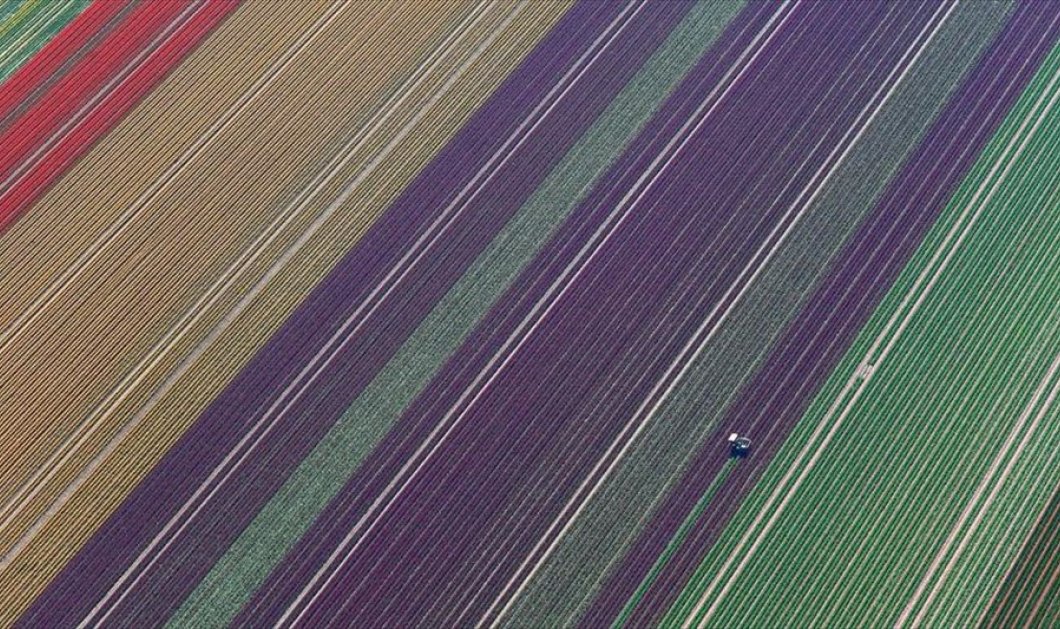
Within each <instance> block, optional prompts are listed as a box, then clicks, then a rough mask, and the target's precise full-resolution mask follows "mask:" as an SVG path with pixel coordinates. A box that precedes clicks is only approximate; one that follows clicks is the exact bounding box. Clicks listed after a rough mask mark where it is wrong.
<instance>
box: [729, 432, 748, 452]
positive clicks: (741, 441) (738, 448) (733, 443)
mask: <svg viewBox="0 0 1060 629" xmlns="http://www.w3.org/2000/svg"><path fill="white" fill-rule="evenodd" d="M750 452H751V440H750V439H748V438H747V437H741V436H740V435H739V434H737V433H735V432H734V433H732V434H731V435H729V455H730V456H734V457H739V458H743V457H745V456H747V455H748V454H750Z"/></svg>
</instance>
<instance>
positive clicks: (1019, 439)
mask: <svg viewBox="0 0 1060 629" xmlns="http://www.w3.org/2000/svg"><path fill="white" fill-rule="evenodd" d="M1058 88H1060V54H1058V53H1056V52H1054V54H1053V55H1052V56H1051V57H1050V58H1049V59H1048V60H1047V61H1046V62H1045V63H1044V64H1043V66H1042V68H1041V70H1040V71H1039V74H1038V75H1037V76H1036V77H1035V79H1034V81H1033V82H1032V84H1031V85H1030V87H1029V88H1028V90H1027V91H1026V92H1025V94H1024V95H1023V97H1022V99H1021V101H1020V102H1019V103H1018V104H1017V106H1016V108H1015V109H1014V111H1013V112H1012V114H1010V116H1009V117H1008V118H1007V119H1006V121H1005V123H1004V125H1003V126H1002V128H1001V129H1000V131H999V132H998V134H997V136H996V137H995V138H994V140H993V141H992V142H991V144H990V145H989V146H988V147H987V149H986V150H985V151H984V153H983V155H982V156H981V157H980V159H979V161H978V163H977V164H976V165H975V167H974V168H973V170H972V172H971V173H970V175H969V176H968V178H967V179H966V180H965V182H964V183H963V184H962V186H961V188H960V189H959V190H958V191H957V193H956V194H955V195H954V197H953V199H952V200H951V201H950V204H949V205H948V206H947V208H946V210H945V211H944V212H943V214H942V216H941V217H940V218H939V220H938V221H937V222H936V224H935V226H934V227H933V229H932V231H931V233H930V234H929V235H928V237H927V238H926V239H925V241H924V243H923V244H922V245H921V247H920V248H919V249H918V251H917V253H916V255H915V256H914V258H913V259H912V261H911V262H910V263H909V265H907V267H906V269H905V271H904V272H903V274H902V275H901V276H900V277H899V278H898V281H897V282H896V283H895V285H894V287H893V288H892V290H891V291H890V292H889V293H888V295H887V297H886V298H885V299H884V302H883V303H882V305H881V306H880V307H879V308H878V309H877V310H876V313H875V314H874V315H873V317H872V319H871V320H870V321H869V323H868V324H867V325H866V327H865V328H864V329H863V330H862V332H861V333H860V334H859V337H858V339H857V340H856V341H855V343H854V345H853V347H852V348H851V349H850V351H849V352H848V353H847V356H846V357H845V358H844V359H843V361H842V362H841V363H840V365H839V366H838V367H837V368H836V370H835V371H834V372H833V375H832V377H831V378H830V380H829V382H828V383H826V385H825V387H824V388H823V389H822V391H821V393H820V394H819V395H818V396H817V398H816V399H815V401H814V402H813V404H812V405H811V406H810V408H809V410H808V411H807V413H806V414H805V416H804V417H803V419H802V420H801V421H800V424H799V426H797V427H796V430H795V431H794V432H793V434H792V436H791V437H790V438H789V439H788V440H787V442H786V443H785V445H784V446H783V447H782V448H781V451H780V452H779V453H778V455H777V457H776V458H775V459H774V460H773V461H772V462H771V464H770V468H769V469H768V470H767V471H766V473H765V475H764V476H763V478H762V481H760V482H759V484H758V485H757V486H756V487H755V489H754V490H753V491H752V492H751V494H750V495H749V497H748V499H747V500H746V501H745V503H744V504H743V505H742V506H741V509H740V511H739V512H738V513H737V515H736V517H735V518H734V520H733V521H732V522H731V523H730V524H729V525H728V527H727V528H726V531H725V532H724V533H723V534H722V536H721V538H720V539H719V541H718V543H717V544H716V545H715V547H714V548H713V549H711V551H710V552H709V553H708V555H707V558H706V560H705V562H704V564H703V565H702V566H701V567H700V569H699V570H698V571H697V573H696V575H695V577H694V578H693V580H692V581H691V583H690V584H689V586H688V587H687V589H686V590H685V592H684V593H683V594H682V596H681V598H680V599H678V601H677V603H676V604H675V605H674V607H673V608H672V609H671V611H670V614H669V616H668V617H667V622H672V623H674V624H685V623H690V624H693V625H703V624H707V625H710V624H715V625H724V624H725V623H726V622H727V620H726V619H728V618H732V617H733V616H734V615H735V616H742V615H747V614H752V613H753V614H754V615H755V617H757V618H761V619H763V620H764V621H768V620H769V619H774V620H777V621H779V619H780V618H798V619H802V621H803V622H805V624H807V625H811V626H812V625H828V626H842V625H845V624H848V623H852V622H858V623H861V622H864V623H866V624H869V625H880V624H896V625H901V626H905V625H921V624H930V625H940V626H967V625H970V624H975V623H976V622H979V621H980V620H981V619H982V615H983V614H984V613H985V612H986V609H987V606H988V604H989V602H990V600H991V598H992V596H993V593H994V590H995V589H996V588H997V586H998V584H999V583H1000V581H1001V579H1002V578H1003V577H1004V574H1005V571H1006V569H1007V567H1008V566H1009V565H1011V563H1012V562H1013V561H1014V560H1015V558H1016V555H1017V553H1018V551H1019V549H1020V547H1021V545H1022V544H1021V542H1022V540H1023V539H1024V538H1026V537H1027V536H1028V535H1029V534H1030V532H1031V530H1032V528H1033V526H1034V522H1035V520H1036V518H1037V516H1038V514H1039V512H1040V510H1041V509H1042V507H1043V505H1044V504H1045V503H1046V502H1047V501H1048V498H1049V496H1050V494H1051V492H1052V491H1053V488H1054V487H1055V486H1056V484H1057V483H1058V482H1060V466H1058V464H1057V463H1058V462H1057V461H1056V460H1055V453H1056V447H1057V445H1058V443H1060V442H1058V440H1060V423H1058V422H1057V421H1056V417H1057V414H1058V411H1057V410H1056V408H1055V407H1053V406H1052V402H1053V401H1054V398H1055V395H1056V390H1057V387H1058V386H1060V381H1058V379H1057V376H1058V371H1060V370H1058V365H1060V363H1058V358H1057V356H1058V355H1060V337H1058V336H1057V334H1058V332H1060V329H1058V328H1057V325H1056V324H1057V321H1060V318H1058V315H1060V313H1058V312H1057V311H1056V304H1057V303H1058V301H1057V299H1056V295H1057V292H1058V291H1060V284H1058V283H1057V282H1058V280H1060V276H1058V275H1057V274H1058V273H1060V266H1058V265H1057V264H1056V260H1057V256H1058V255H1060V250H1058V249H1057V242H1058V241H1057V230H1058V229H1060V223H1058V218H1060V215H1058V214H1057V213H1056V212H1054V211H1052V210H1051V208H1054V207H1056V206H1057V204H1058V203H1060V197H1058V194H1060V189H1058V187H1057V183H1058V182H1057V173H1058V172H1060V169H1058V167H1057V160H1060V153H1058V152H1057V151H1056V150H1055V147H1056V145H1057V123H1058V122H1060V110H1058V109H1056V108H1055V107H1054V105H1055V104H1056V102H1057V100H1060V89H1058Z"/></svg>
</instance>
